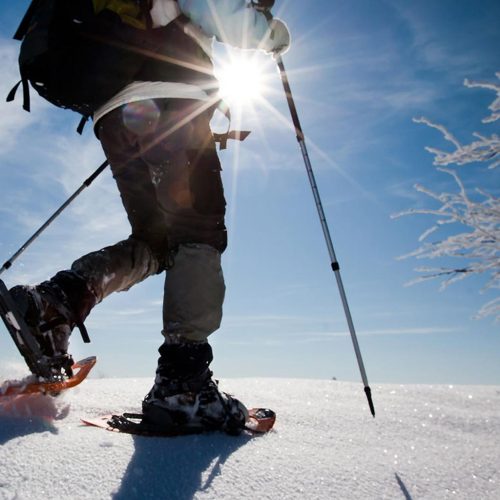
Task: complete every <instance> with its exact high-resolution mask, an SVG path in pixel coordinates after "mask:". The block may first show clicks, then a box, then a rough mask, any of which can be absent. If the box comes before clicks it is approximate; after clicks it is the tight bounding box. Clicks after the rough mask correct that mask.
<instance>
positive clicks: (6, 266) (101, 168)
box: [0, 160, 109, 274]
mask: <svg viewBox="0 0 500 500" xmlns="http://www.w3.org/2000/svg"><path fill="white" fill-rule="evenodd" d="M108 165H109V163H108V160H106V161H104V162H103V163H101V165H99V167H98V168H97V169H96V171H95V172H94V173H93V174H92V175H91V176H90V177H89V178H88V179H86V180H85V181H84V182H83V183H82V185H81V186H80V187H79V188H78V189H77V190H76V191H75V192H74V193H73V194H72V195H71V196H70V197H69V198H68V199H67V200H66V201H65V202H64V203H63V204H62V205H61V206H60V207H59V208H58V209H57V210H56V211H55V212H54V213H53V214H52V215H51V216H50V217H49V218H48V219H47V221H46V222H44V224H43V225H42V226H41V227H40V228H39V229H38V230H37V231H36V232H35V233H34V234H33V236H31V237H30V238H29V239H28V240H27V241H26V243H24V245H23V246H22V247H21V248H20V249H19V250H18V251H17V252H16V253H15V254H14V255H13V256H12V257H11V258H10V259H9V260H7V261H6V262H5V263H4V264H3V266H2V268H1V269H0V274H2V273H3V272H5V271H7V269H9V268H10V267H11V266H12V264H13V263H14V262H15V261H16V260H17V259H18V258H19V257H20V256H21V254H22V253H23V252H24V251H25V250H26V249H27V248H28V247H29V246H30V245H31V244H32V243H33V242H34V241H35V240H36V239H37V238H38V237H39V236H40V234H42V233H43V231H45V229H47V227H48V226H50V224H52V222H53V221H54V219H56V218H57V217H58V216H59V214H60V213H61V212H62V211H63V210H64V209H65V208H66V207H67V206H68V205H69V204H70V203H71V202H72V201H73V200H74V199H75V198H76V197H77V196H78V195H79V194H80V193H81V192H82V191H83V190H84V189H85V188H86V187H88V186H90V185H91V184H92V182H94V180H95V179H96V178H97V177H98V176H99V175H100V174H101V173H102V172H103V171H104V169H105V168H106V167H107V166H108Z"/></svg>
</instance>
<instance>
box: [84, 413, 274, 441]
mask: <svg viewBox="0 0 500 500" xmlns="http://www.w3.org/2000/svg"><path fill="white" fill-rule="evenodd" d="M248 414H249V417H248V420H247V422H246V425H245V430H247V431H249V432H251V433H254V434H264V433H266V432H269V431H270V430H271V429H272V428H273V426H274V422H275V421H276V414H275V413H274V412H273V411H272V410H269V409H267V408H251V409H249V410H248ZM141 418H142V415H139V414H133V413H124V414H122V415H103V416H101V417H97V418H82V419H81V421H82V423H83V424H85V425H88V426H92V427H100V428H101V429H106V430H107V431H111V432H121V433H124V434H134V435H137V436H149V437H174V436H182V435H187V434H201V433H202V432H204V430H202V429H199V428H189V427H186V428H183V429H173V430H171V431H169V430H155V429H151V428H148V427H145V426H142V425H141Z"/></svg>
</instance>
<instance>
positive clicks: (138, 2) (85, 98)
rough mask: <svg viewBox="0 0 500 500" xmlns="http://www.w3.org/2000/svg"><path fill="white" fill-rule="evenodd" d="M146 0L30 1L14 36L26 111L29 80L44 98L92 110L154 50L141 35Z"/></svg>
mask: <svg viewBox="0 0 500 500" xmlns="http://www.w3.org/2000/svg"><path fill="white" fill-rule="evenodd" d="M150 7H151V5H150V0H32V3H31V5H30V7H29V9H28V10H27V12H26V14H25V16H24V18H23V20H22V21H21V24H20V26H19V28H18V30H17V31H16V34H15V35H14V38H15V39H16V40H20V41H21V49H20V53H19V71H20V75H21V80H20V81H19V82H18V83H17V84H16V86H15V87H14V88H13V89H12V90H11V92H10V93H9V96H8V97H7V101H12V100H13V99H14V96H15V93H16V90H17V88H18V87H19V85H21V84H22V88H23V95H24V104H23V107H24V109H26V110H27V111H29V110H30V102H29V85H28V84H31V86H32V87H33V88H34V89H35V90H36V91H37V92H38V93H39V94H40V95H41V96H42V97H43V98H45V99H46V100H47V101H49V102H51V103H52V104H54V105H56V106H58V107H60V108H65V109H71V110H73V111H76V112H78V113H80V114H82V115H83V116H84V119H83V120H82V122H81V123H80V127H79V132H80V133H81V129H82V128H83V125H84V123H85V121H86V119H87V118H88V117H89V116H90V115H92V113H93V112H94V111H95V110H96V109H97V108H99V106H101V105H102V104H104V103H105V102H106V101H107V100H109V99H110V98H111V97H112V96H113V95H115V94H116V93H117V92H118V91H119V90H121V89H122V88H123V87H125V86H126V85H127V84H129V83H131V82H132V81H134V79H135V77H136V75H137V74H138V72H139V71H140V69H141V67H142V65H143V62H144V59H145V57H146V56H145V54H147V53H148V52H151V50H153V51H155V49H157V47H151V41H150V39H149V37H148V36H145V35H146V34H147V31H148V30H151V28H152V23H151V17H150V15H149V10H150Z"/></svg>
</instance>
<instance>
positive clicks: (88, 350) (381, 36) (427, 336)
mask: <svg viewBox="0 0 500 500" xmlns="http://www.w3.org/2000/svg"><path fill="white" fill-rule="evenodd" d="M27 4H28V2H27V1H26V0H23V1H20V0H19V1H18V2H15V4H14V3H13V2H9V3H7V2H4V3H2V5H1V6H0V61H1V68H2V70H1V71H2V78H1V79H0V94H1V95H6V94H7V92H8V90H9V89H10V88H11V86H12V85H13V84H14V83H15V82H16V81H17V67H16V62H15V60H16V51H17V49H18V46H17V43H16V42H14V41H13V40H11V36H12V34H13V32H14V31H15V29H16V27H17V23H18V21H19V19H20V17H21V16H22V13H23V11H24V9H25V7H26V6H27ZM276 11H277V12H279V14H278V15H279V16H280V17H282V18H283V19H284V20H285V21H286V22H287V23H288V24H289V27H290V30H291V32H292V36H293V43H292V48H291V50H290V51H289V52H288V53H287V54H286V55H285V56H284V60H285V64H286V67H287V69H288V71H289V77H290V83H291V85H292V90H293V92H294V95H295V97H296V102H297V107H298V110H299V114H300V117H301V121H302V125H303V128H304V131H305V133H306V136H307V144H308V147H309V152H310V156H311V161H312V164H313V168H314V171H315V174H316V178H317V182H318V186H319V190H320V193H321V197H322V200H323V205H324V209H325V212H326V217H327V220H328V224H329V226H330V230H331V233H332V238H333V244H334V247H335V251H336V253H337V257H338V260H339V262H340V265H341V272H342V277H343V280H344V284H345V288H346V292H347V297H348V300H349V303H350V306H351V310H352V315H353V319H354V324H355V326H356V330H357V333H358V338H359V342H360V346H361V350H362V353H363V357H364V361H365V365H366V369H367V373H368V378H369V380H370V382H371V383H372V385H373V384H374V383H377V382H396V383H451V384H458V383H466V384H476V383H481V384H483V383H493V384H500V363H498V352H499V349H500V336H499V334H500V332H499V325H498V324H494V322H493V319H491V318H489V319H488V318H487V319H483V320H475V319H473V316H474V314H475V313H476V312H477V310H478V309H479V307H480V306H481V305H482V304H483V303H485V302H487V301H488V300H492V299H493V298H494V297H495V295H494V294H493V292H492V291H489V292H486V293H483V294H481V293H480V290H481V288H482V287H483V286H484V281H482V279H481V278H471V279H468V280H464V281H462V282H460V283H458V284H455V285H453V286H452V287H450V288H448V289H447V290H446V291H443V292H440V291H439V283H438V282H432V281H431V282H427V283H423V284H418V285H414V286H412V287H405V286H404V285H405V283H407V282H408V281H410V280H412V279H413V278H415V276H416V273H415V272H414V268H415V267H417V265H419V264H421V263H420V262H415V261H413V260H411V259H408V260H398V259H397V257H398V256H401V255H404V254H406V253H408V252H410V251H412V250H413V249H415V248H416V247H417V246H418V241H417V240H418V237H419V236H420V234H421V233H422V232H423V231H424V230H425V229H426V228H428V227H429V226H430V225H431V224H432V219H430V218H426V217H425V216H414V217H404V218H401V219H396V220H394V219H391V215H392V214H395V213H397V212H399V211H402V210H406V209H408V208H421V207H423V206H429V202H428V200H427V199H426V198H425V197H423V196H422V195H419V194H418V193H416V192H415V190H414V188H413V186H414V184H415V183H417V182H418V183H421V184H424V185H426V186H428V187H430V188H432V189H434V190H437V191H440V190H441V189H444V190H450V189H453V184H452V181H450V179H449V178H448V176H446V175H444V174H441V173H439V172H436V169H435V167H434V166H433V165H432V156H431V155H430V154H429V153H428V152H426V151H425V149H424V148H425V146H434V147H442V148H449V145H448V144H446V142H445V141H444V140H443V138H442V137H441V135H440V134H439V132H437V131H436V130H433V129H430V128H427V127H425V126H424V125H421V124H416V123H414V122H412V118H414V117H417V116H422V115H423V116H426V117H428V118H429V119H431V120H433V121H435V122H438V123H442V124H444V125H446V126H448V127H449V128H450V129H451V130H452V131H453V132H454V133H455V135H457V136H458V137H459V138H460V139H461V140H462V141H463V142H468V141H469V140H470V139H471V138H472V135H471V134H472V133H473V132H474V131H478V132H483V133H487V134H491V133H493V132H496V133H498V127H497V129H496V130H495V129H494V127H493V126H492V125H489V126H485V125H483V124H481V119H482V118H483V117H485V116H486V115H487V114H488V110H487V106H488V105H489V104H490V103H491V102H492V100H493V98H494V94H493V93H492V92H489V91H487V90H480V89H467V88H465V87H464V86H463V81H464V79H465V78H470V79H472V80H490V81H491V80H494V78H495V72H496V71H499V70H500V53H499V51H498V47H500V32H499V30H498V23H497V20H498V19H499V17H500V4H499V3H498V2H496V1H494V0H481V1H480V2H475V1H466V0H442V1H440V2H434V1H430V0H429V1H424V0H417V1H411V2H410V1H404V0H399V1H396V0H391V1H389V0H387V1H381V0H357V1H352V0H351V1H340V0H328V1H315V2H296V1H291V0H290V1H281V2H280V1H277V2H276ZM216 53H217V55H218V57H217V60H218V61H219V62H220V63H221V64H222V63H223V62H224V59H225V58H227V54H226V52H225V50H223V48H222V47H220V46H217V47H216ZM257 60H258V61H259V64H261V65H262V66H263V67H264V69H265V71H266V92H265V95H264V97H265V98H266V101H265V102H257V103H255V104H254V106H253V107H249V106H247V107H244V108H242V110H241V113H239V112H237V113H236V115H237V117H236V120H235V123H234V125H235V126H236V125H241V128H243V129H250V130H252V134H251V135H250V136H249V138H248V139H247V140H246V141H245V142H244V143H242V144H236V145H235V144H232V145H231V146H230V148H229V149H228V150H227V151H223V152H221V154H220V156H221V160H222V163H223V167H224V173H223V174H224V182H225V189H226V198H227V200H228V218H227V225H228V228H229V230H230V235H229V248H228V250H227V252H226V253H225V255H224V269H225V276H226V284H227V298H226V303H225V309H224V320H223V325H222V328H221V329H220V331H219V332H217V333H216V334H214V336H213V337H212V343H213V346H214V351H215V356H216V359H215V361H214V364H213V367H214V370H215V373H216V375H217V376H219V377H239V376H242V377H245V376H280V377H292V378H293V377H313V378H331V377H337V378H338V379H342V380H359V372H358V368H357V365H356V360H355V357H354V353H353V349H352V345H351V340H350V338H349V335H348V333H347V327H346V322H345V317H344V313H343V311H342V308H341V304H340V299H339V295H338V291H337V287H336V283H335V280H334V276H333V274H332V272H331V270H330V267H329V258H328V253H327V250H326V246H325V242H324V240H323V235H322V232H321V227H320V224H319V220H318V215H317V213H316V208H315V205H314V201H313V198H312V195H311V191H310V187H309V184H308V180H307V176H306V173H305V169H304V166H303V162H302V156H301V154H300V150H299V149H298V145H297V141H296V139H295V135H294V133H293V130H292V129H291V125H290V119H289V115H288V109H287V105H286V101H285V99H284V95H283V91H282V88H281V86H280V85H281V84H280V81H279V77H278V75H277V73H276V71H275V69H274V67H273V62H272V60H270V59H269V58H267V57H266V56H264V55H261V56H259V57H258V59H257ZM32 107H33V110H32V112H31V113H30V114H28V113H26V112H24V111H22V109H21V103H20V99H19V100H18V101H17V102H16V103H15V104H12V103H11V104H6V103H4V102H0V160H1V163H0V200H1V202H0V213H1V218H0V231H1V235H2V236H1V238H0V255H1V256H2V257H1V260H2V262H3V261H4V260H6V259H7V258H8V257H10V256H11V255H12V254H13V253H14V252H15V251H16V250H17V249H18V248H19V246H20V245H21V244H22V243H23V242H24V241H25V240H26V239H27V238H28V236H30V235H31V234H32V233H33V231H34V230H36V228H37V227H38V226H39V225H40V224H41V223H42V222H43V221H44V220H45V219H46V218H47V217H48V216H49V215H50V213H52V211H53V210H54V209H55V208H57V207H58V206H59V205H60V204H61V203H62V202H63V201H64V200H65V199H66V198H67V197H68V196H69V195H70V194H71V193H72V192H73V191H74V190H75V189H77V188H78V187H79V186H80V184H81V182H82V181H83V180H84V179H85V178H86V177H87V176H88V175H89V173H90V172H92V171H93V170H94V169H95V168H96V167H97V166H98V165H99V164H100V162H101V161H102V160H103V155H102V152H101V150H100V146H99V143H98V142H97V140H96V139H95V138H94V137H93V134H92V131H91V130H90V127H89V128H88V130H86V132H85V133H84V136H83V137H80V136H78V135H77V134H76V133H75V131H74V130H75V128H76V125H77V123H78V117H77V115H75V114H73V113H71V112H65V111H62V110H59V109H57V108H53V107H51V106H50V105H48V104H46V103H44V102H43V101H42V100H40V99H36V98H35V99H34V102H33V106H32ZM239 121H240V122H241V123H238V122H239ZM460 173H461V175H462V177H463V179H464V181H465V183H466V185H467V186H468V187H475V186H477V185H480V186H481V187H484V188H487V189H488V190H489V191H490V192H492V193H493V194H496V195H498V191H499V182H498V181H499V178H498V175H499V174H498V172H495V171H487V170H486V169H485V168H484V167H483V166H480V165H472V166H468V167H462V168H461V170H460ZM127 235H128V225H127V222H126V218H125V216H124V214H123V211H122V208H121V205H120V201H119V196H118V194H117V192H116V189H115V186H114V184H113V180H112V178H111V176H110V174H109V172H105V173H104V174H103V175H102V176H101V178H99V180H97V181H96V182H95V184H94V185H93V186H92V187H91V188H89V189H88V190H86V191H85V192H84V193H83V194H82V195H81V196H80V197H79V198H78V200H77V201H76V202H75V203H74V205H72V207H71V208H70V209H69V210H68V211H66V212H65V213H64V214H63V215H62V216H61V217H60V218H59V219H58V220H57V221H56V222H55V223H54V224H53V225H52V226H51V227H50V228H49V230H48V231H47V232H46V233H45V234H44V235H43V236H42V237H41V238H40V239H39V240H37V242H36V243H35V244H34V245H33V246H32V247H31V248H30V249H29V250H28V251H27V252H26V253H25V254H24V255H23V257H22V258H21V259H20V260H19V261H17V262H16V264H15V266H13V268H12V269H11V270H9V271H8V272H6V273H4V274H3V275H2V279H3V280H4V281H5V282H6V283H7V285H8V286H13V285H14V284H16V283H28V282H29V283H35V282H37V281H40V280H42V279H45V278H47V277H49V276H51V275H53V274H54V273H55V272H56V271H58V270H59V269H61V268H65V267H68V266H69V265H70V264H71V262H72V261H73V260H74V259H75V258H77V257H79V256H80V255H81V254H83V253H85V252H88V251H91V250H95V249H98V248H100V247H102V246H104V245H108V244H111V243H114V242H115V241H118V240H119V239H122V238H124V237H126V236H127ZM431 264H435V263H431ZM436 264H437V263H436ZM162 285H163V284H162V278H161V277H155V278H152V279H150V280H148V281H147V282H146V283H143V284H140V285H138V286H136V287H135V288H134V289H132V290H131V291H129V292H128V293H121V294H116V295H115V296H112V297H109V298H108V299H107V300H106V301H105V303H103V304H101V305H99V306H98V307H97V308H96V309H95V310H94V312H93V313H92V315H91V317H90V318H89V320H88V328H89V330H90V333H91V336H92V339H93V343H92V344H90V346H84V345H83V344H82V342H81V340H80V339H79V337H78V336H77V335H75V337H74V340H73V342H72V352H73V353H74V355H75V356H77V357H80V356H86V355H90V354H97V355H98V357H99V359H100V361H99V368H97V370H96V371H97V372H98V373H99V374H102V375H106V376H149V375H151V376H152V374H153V372H154V368H155V364H156V358H157V354H156V349H157V347H158V346H159V344H160V342H161V335H160V330H161V294H162ZM0 332H2V333H1V334H0V362H2V364H3V365H4V366H6V364H7V363H9V362H11V361H16V360H17V359H18V358H19V356H18V355H17V353H16V352H15V348H14V346H13V345H12V342H11V340H10V338H8V336H7V332H6V331H5V329H4V328H3V325H2V326H0ZM0 371H1V372H4V369H3V368H2V369H1V370H0Z"/></svg>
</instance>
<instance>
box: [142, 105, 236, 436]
mask: <svg viewBox="0 0 500 500" xmlns="http://www.w3.org/2000/svg"><path fill="white" fill-rule="evenodd" d="M158 106H159V111H160V117H159V123H158V127H157V128H156V129H155V131H154V133H153V134H152V135H151V136H149V137H148V136H147V135H144V136H142V137H141V140H140V145H141V147H142V149H143V153H142V154H141V158H142V160H143V161H145V162H146V163H147V164H148V166H149V168H150V171H151V172H152V176H153V178H154V179H155V183H154V187H155V192H156V200H157V203H158V205H159V207H160V208H161V210H162V212H163V214H164V217H165V224H166V227H167V239H168V251H169V263H170V265H169V266H168V269H167V273H166V278H165V293H164V307H163V320H164V321H163V334H164V337H165V341H164V343H163V345H162V346H161V347H160V349H159V353H160V358H159V360H158V367H157V371H156V379H155V384H154V386H153V388H152V389H151V391H150V392H149V393H148V395H147V396H146V398H145V400H144V403H143V411H144V414H145V418H146V420H147V421H148V422H149V423H150V424H153V425H160V426H162V425H166V426H170V425H173V426H175V425H180V426H184V425H187V426H188V427H196V426H198V427H200V426H201V427H206V428H224V429H225V430H234V428H237V427H240V428H241V427H242V426H243V424H244V421H245V418H246V410H245V408H244V407H243V405H241V403H239V402H238V401H237V400H236V399H234V398H231V397H229V396H227V395H225V394H223V393H220V392H219V391H218V389H217V386H216V384H215V383H214V382H213V381H212V373H211V371H210V369H209V365H210V363H211V361H212V349H211V347H210V345H209V343H208V340H207V339H208V337H209V335H210V334H212V333H213V332H214V331H215V330H217V329H218V328H219V326H220V322H221V319H222V305H223V301H224V292H225V285H224V278H223V273H222V269H221V253H222V252H223V251H224V249H225V248H226V244H227V235H226V228H225V225H224V215H225V205H226V203H225V199H224V192H223V186H222V181H221V176H220V171H221V167H220V162H219V159H218V157H217V153H216V150H215V143H214V141H213V137H212V133H211V131H210V126H209V120H210V116H211V114H210V113H209V112H204V111H202V112H201V113H197V110H199V109H200V107H201V106H203V103H197V102H193V101H185V100H170V101H166V100H164V101H159V102H158ZM186 117H189V119H188V120H186ZM178 124H183V125H181V126H179V125H178Z"/></svg>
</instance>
